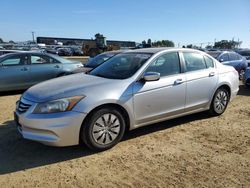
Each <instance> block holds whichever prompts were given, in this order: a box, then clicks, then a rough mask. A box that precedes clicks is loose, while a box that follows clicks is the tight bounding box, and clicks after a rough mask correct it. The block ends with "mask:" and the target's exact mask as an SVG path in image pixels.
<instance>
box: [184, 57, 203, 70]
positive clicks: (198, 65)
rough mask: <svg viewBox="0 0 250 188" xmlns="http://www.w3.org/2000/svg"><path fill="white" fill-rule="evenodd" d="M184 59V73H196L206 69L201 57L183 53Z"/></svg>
mask: <svg viewBox="0 0 250 188" xmlns="http://www.w3.org/2000/svg"><path fill="white" fill-rule="evenodd" d="M183 56H184V59H185V65H186V71H187V72H190V71H196V70H202V69H206V68H207V67H206V63H205V60H204V58H203V55H201V54H199V53H193V52H183Z"/></svg>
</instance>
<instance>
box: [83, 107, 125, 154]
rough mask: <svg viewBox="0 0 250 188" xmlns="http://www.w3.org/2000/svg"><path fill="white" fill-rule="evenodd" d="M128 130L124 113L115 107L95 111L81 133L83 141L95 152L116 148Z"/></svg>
mask: <svg viewBox="0 0 250 188" xmlns="http://www.w3.org/2000/svg"><path fill="white" fill-rule="evenodd" d="M125 128H126V123H125V120H124V118H123V116H122V113H121V112H120V111H119V110H117V109H116V108H113V107H106V108H102V109H99V110H97V111H94V112H93V113H91V114H90V116H89V117H87V119H86V121H84V123H83V125H82V130H81V133H80V138H81V141H82V142H83V143H84V144H85V145H86V146H87V147H88V148H90V149H91V150H93V151H104V150H107V149H110V148H112V147H113V146H115V145H116V144H117V143H118V142H119V141H120V140H121V139H122V137H123V135H124V132H125Z"/></svg>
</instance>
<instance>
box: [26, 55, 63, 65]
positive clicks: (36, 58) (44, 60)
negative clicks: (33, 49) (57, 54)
mask: <svg viewBox="0 0 250 188" xmlns="http://www.w3.org/2000/svg"><path fill="white" fill-rule="evenodd" d="M48 63H59V62H58V61H57V60H55V59H53V58H51V57H48V56H44V55H31V64H48Z"/></svg>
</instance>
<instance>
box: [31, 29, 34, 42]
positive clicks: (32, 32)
mask: <svg viewBox="0 0 250 188" xmlns="http://www.w3.org/2000/svg"><path fill="white" fill-rule="evenodd" d="M31 34H32V40H33V43H35V32H34V31H31Z"/></svg>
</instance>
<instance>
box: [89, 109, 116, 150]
mask: <svg viewBox="0 0 250 188" xmlns="http://www.w3.org/2000/svg"><path fill="white" fill-rule="evenodd" d="M120 126H121V123H120V121H119V118H118V117H117V116H116V115H114V114H111V113H108V114H103V115H102V116H100V117H99V118H98V119H97V120H96V121H95V123H94V126H93V129H92V136H93V138H94V140H95V142H96V143H98V144H100V145H107V144H110V143H111V142H113V141H114V140H115V139H116V138H117V137H118V135H119V133H120Z"/></svg>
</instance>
